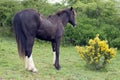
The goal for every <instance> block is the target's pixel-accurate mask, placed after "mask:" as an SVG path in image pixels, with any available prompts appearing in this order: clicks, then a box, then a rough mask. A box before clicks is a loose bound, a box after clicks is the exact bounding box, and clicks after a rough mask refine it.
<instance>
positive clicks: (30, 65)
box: [28, 55, 37, 72]
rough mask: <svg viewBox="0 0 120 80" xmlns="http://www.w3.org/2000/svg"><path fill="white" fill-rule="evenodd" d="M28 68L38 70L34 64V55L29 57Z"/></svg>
mask: <svg viewBox="0 0 120 80" xmlns="http://www.w3.org/2000/svg"><path fill="white" fill-rule="evenodd" d="M28 70H31V71H33V72H37V69H36V67H35V65H34V61H33V58H32V55H31V56H30V57H29V58H28Z"/></svg>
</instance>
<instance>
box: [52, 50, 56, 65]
mask: <svg viewBox="0 0 120 80" xmlns="http://www.w3.org/2000/svg"><path fill="white" fill-rule="evenodd" d="M55 60H56V52H53V64H55Z"/></svg>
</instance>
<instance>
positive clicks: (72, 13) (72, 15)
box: [68, 7, 76, 26]
mask: <svg viewBox="0 0 120 80" xmlns="http://www.w3.org/2000/svg"><path fill="white" fill-rule="evenodd" d="M68 14H69V20H68V22H69V23H70V24H71V25H73V26H76V22H75V11H74V9H73V7H71V8H69V9H68Z"/></svg>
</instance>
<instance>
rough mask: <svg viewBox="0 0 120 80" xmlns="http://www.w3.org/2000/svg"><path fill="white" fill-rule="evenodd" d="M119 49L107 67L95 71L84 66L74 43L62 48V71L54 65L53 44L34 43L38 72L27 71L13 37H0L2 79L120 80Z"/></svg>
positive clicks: (0, 70)
mask: <svg viewBox="0 0 120 80" xmlns="http://www.w3.org/2000/svg"><path fill="white" fill-rule="evenodd" d="M119 52H120V51H118V53H117V56H116V57H115V58H114V59H112V62H111V64H109V65H108V66H107V69H105V70H100V71H93V70H90V69H88V68H87V67H85V62H84V61H83V60H82V59H81V58H80V57H79V55H78V53H77V51H76V49H75V47H74V46H68V47H63V46H61V49H60V64H61V67H62V68H61V70H59V71H57V70H56V69H55V68H54V67H53V64H52V62H53V55H52V50H51V44H50V43H48V42H47V43H40V42H37V41H36V42H35V45H34V48H33V59H34V62H35V65H36V67H37V69H38V73H32V72H29V71H26V70H25V68H24V60H22V59H20V58H19V56H18V54H17V46H16V42H15V39H14V38H8V37H6V38H5V37H0V80H119V79H120V53H119Z"/></svg>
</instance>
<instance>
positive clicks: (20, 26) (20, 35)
mask: <svg viewBox="0 0 120 80" xmlns="http://www.w3.org/2000/svg"><path fill="white" fill-rule="evenodd" d="M13 25H14V32H15V36H16V42H17V46H18V53H19V55H20V56H21V57H24V56H25V55H26V54H27V53H26V50H27V47H26V43H27V40H29V39H31V38H34V37H35V35H36V33H37V29H38V27H39V25H40V18H39V14H38V13H37V12H36V11H34V10H32V9H27V10H23V11H21V12H18V13H17V14H16V15H15V16H14V19H13Z"/></svg>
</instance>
